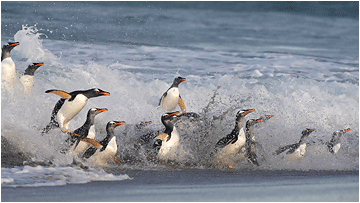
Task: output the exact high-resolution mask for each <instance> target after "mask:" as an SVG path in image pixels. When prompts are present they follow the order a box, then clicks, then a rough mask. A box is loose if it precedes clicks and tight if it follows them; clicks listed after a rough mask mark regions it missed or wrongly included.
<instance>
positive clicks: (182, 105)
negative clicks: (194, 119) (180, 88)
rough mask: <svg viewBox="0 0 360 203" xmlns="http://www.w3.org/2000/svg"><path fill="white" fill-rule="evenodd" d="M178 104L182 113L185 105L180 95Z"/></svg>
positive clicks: (184, 111)
mask: <svg viewBox="0 0 360 203" xmlns="http://www.w3.org/2000/svg"><path fill="white" fill-rule="evenodd" d="M178 104H179V106H180V109H181V111H182V112H183V113H186V106H185V103H184V101H183V100H182V99H181V97H179V101H178Z"/></svg>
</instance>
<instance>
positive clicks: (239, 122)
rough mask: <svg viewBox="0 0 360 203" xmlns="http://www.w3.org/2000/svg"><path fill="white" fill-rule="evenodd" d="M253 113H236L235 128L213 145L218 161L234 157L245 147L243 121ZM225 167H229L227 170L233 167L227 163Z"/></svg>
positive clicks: (251, 110) (250, 110) (249, 111)
mask: <svg viewBox="0 0 360 203" xmlns="http://www.w3.org/2000/svg"><path fill="white" fill-rule="evenodd" d="M254 111H255V110H254V109H246V110H240V111H238V112H237V114H236V121H235V128H234V129H233V130H232V131H231V133H230V134H228V135H226V136H225V137H223V138H221V139H220V140H219V141H218V142H217V143H216V144H215V151H216V153H217V158H218V159H224V158H227V157H231V156H233V155H235V154H236V153H238V152H239V150H240V149H241V148H242V147H243V146H244V145H245V143H246V136H245V131H244V127H243V121H244V118H245V116H246V115H247V114H249V113H251V112H254ZM227 165H228V166H229V168H233V166H231V165H229V164H228V163H227Z"/></svg>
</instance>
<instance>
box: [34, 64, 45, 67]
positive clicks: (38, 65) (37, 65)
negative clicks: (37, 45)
mask: <svg viewBox="0 0 360 203" xmlns="http://www.w3.org/2000/svg"><path fill="white" fill-rule="evenodd" d="M42 65H44V63H38V64H36V65H35V67H40V66H42Z"/></svg>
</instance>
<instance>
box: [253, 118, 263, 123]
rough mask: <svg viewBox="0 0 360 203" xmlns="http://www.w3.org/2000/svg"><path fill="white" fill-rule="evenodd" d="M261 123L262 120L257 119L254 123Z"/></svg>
mask: <svg viewBox="0 0 360 203" xmlns="http://www.w3.org/2000/svg"><path fill="white" fill-rule="evenodd" d="M261 121H263V120H262V119H257V120H256V121H255V123H258V122H261Z"/></svg>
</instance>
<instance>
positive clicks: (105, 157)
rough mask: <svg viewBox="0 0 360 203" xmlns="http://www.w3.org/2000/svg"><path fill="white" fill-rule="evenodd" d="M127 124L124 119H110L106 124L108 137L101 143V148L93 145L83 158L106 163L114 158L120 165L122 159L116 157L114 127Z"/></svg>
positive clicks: (102, 163)
mask: <svg viewBox="0 0 360 203" xmlns="http://www.w3.org/2000/svg"><path fill="white" fill-rule="evenodd" d="M120 125H125V122H124V121H110V122H108V123H107V125H106V133H107V135H106V137H105V138H104V139H103V140H102V141H100V142H99V143H100V144H101V145H102V146H101V148H100V149H97V148H95V147H94V146H91V147H90V148H88V149H87V150H86V151H85V152H84V153H83V155H82V157H83V158H86V159H89V161H90V162H93V163H96V164H100V165H105V164H107V162H108V161H110V160H111V159H113V160H114V161H115V163H117V164H118V165H120V161H119V160H118V159H117V157H116V152H117V144H116V137H115V134H114V129H115V128H116V127H117V126H120Z"/></svg>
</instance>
